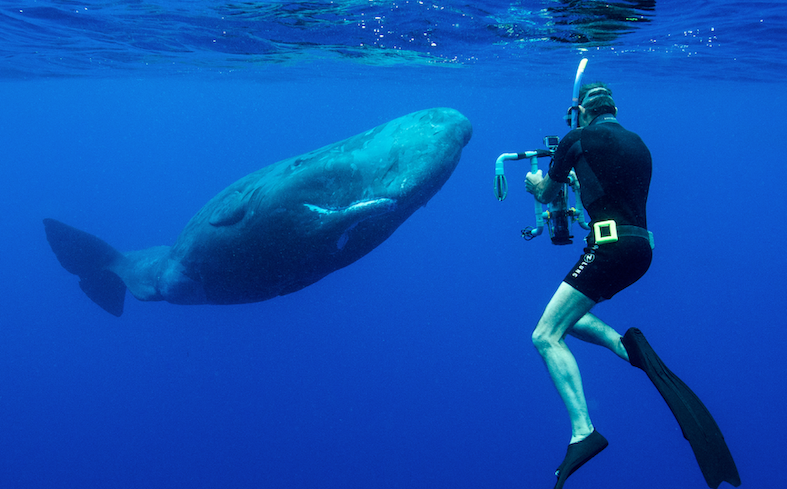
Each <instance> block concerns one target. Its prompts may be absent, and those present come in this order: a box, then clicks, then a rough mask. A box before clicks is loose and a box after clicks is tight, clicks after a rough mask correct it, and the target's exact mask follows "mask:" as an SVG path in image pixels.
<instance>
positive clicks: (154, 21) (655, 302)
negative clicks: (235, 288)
mask: <svg viewBox="0 0 787 489" xmlns="http://www.w3.org/2000/svg"><path fill="white" fill-rule="evenodd" d="M684 3H685V5H686V6H682V7H677V6H674V5H672V2H670V3H667V2H658V4H656V2H619V3H618V4H616V5H618V8H616V9H612V8H611V7H604V5H606V4H603V3H599V2H587V1H586V2H570V3H569V2H554V1H543V2H536V1H531V2H513V3H510V4H509V3H498V2H491V1H483V2H474V4H473V6H472V7H470V6H467V5H465V4H464V3H461V2H454V1H452V2H441V3H431V2H417V1H416V2H413V1H409V2H378V1H343V2H309V3H304V2H289V3H285V2H257V3H237V4H224V5H221V6H216V5H215V4H214V3H212V2H197V1H191V2H185V1H182V2H162V3H161V4H154V3H140V2H130V1H129V2H114V3H106V4H104V3H103V2H97V1H95V2H82V3H78V2H72V1H68V2H66V1H48V2H41V1H39V2H28V4H27V5H22V6H19V5H16V4H13V5H9V4H8V3H6V2H2V3H0V29H1V30H0V32H2V35H1V36H2V39H3V42H2V46H1V47H0V53H1V54H2V56H0V76H2V80H1V81H0V90H1V93H2V95H3V96H2V100H3V103H2V117H0V142H2V148H3V152H2V155H3V156H2V164H0V206H1V207H0V208H2V210H3V212H2V214H0V226H1V228H2V231H0V246H2V253H0V267H2V270H3V277H4V281H3V284H2V286H0V287H2V288H1V289H0V291H1V292H2V293H0V311H2V315H0V324H1V325H2V328H1V329H0V434H1V435H0V486H2V487H14V488H38V487H41V488H53V487H65V488H72V487H73V488H76V487H79V488H84V487H97V488H110V487H120V488H140V487H151V488H154V487H155V488H160V487H161V488H163V487H166V488H171V487H189V488H214V487H244V488H259V487H264V488H296V487H297V488H378V487H379V488H388V487H390V488H404V487H407V488H434V487H452V488H507V487H527V488H530V487H532V488H548V487H552V485H553V484H554V475H553V471H554V469H555V468H556V467H557V465H558V464H559V463H560V461H561V460H562V457H563V455H564V453H565V445H566V443H567V442H568V439H569V426H568V417H567V415H566V412H565V408H564V407H563V404H562V402H561V401H560V399H559V398H558V396H557V394H556V392H555V389H554V387H553V386H552V385H551V382H550V380H549V378H548V376H547V374H546V371H545V369H544V367H543V365H542V363H541V360H540V357H539V356H538V354H537V353H536V352H535V350H534V349H533V348H532V346H531V345H530V340H529V338H530V332H531V330H532V328H533V327H534V325H535V323H536V321H537V320H538V317H539V316H540V313H541V312H542V311H543V308H544V306H545V305H546V303H547V301H548V299H549V297H550V296H551V294H552V292H553V291H554V289H555V288H556V287H557V286H558V284H559V282H560V280H561V278H562V277H563V275H564V274H565V272H566V270H567V267H569V266H571V264H573V262H574V260H575V259H576V257H577V256H578V254H579V253H580V252H581V245H580V244H579V243H576V244H574V245H573V246H569V247H556V246H553V245H551V244H550V243H549V241H548V240H547V239H546V238H543V237H542V238H538V239H536V240H534V241H531V242H524V241H523V240H522V239H521V237H520V235H519V230H520V229H522V228H524V227H525V226H527V225H531V224H532V223H533V217H532V198H531V197H530V196H529V195H528V194H526V193H525V191H524V185H523V184H522V183H521V181H522V178H523V176H524V174H525V171H526V170H525V168H524V166H523V165H516V164H511V165H509V167H507V173H508V174H509V179H510V183H511V191H510V195H509V197H508V199H507V200H506V201H504V202H502V203H500V202H498V201H497V200H496V199H495V198H494V196H493V193H492V182H493V178H492V177H493V165H494V161H495V158H496V157H497V156H498V155H499V154H500V153H503V152H511V151H523V150H527V149H535V148H538V147H540V146H541V138H542V137H543V136H544V135H547V134H559V135H563V134H564V133H565V132H566V127H565V125H564V124H563V122H562V115H563V114H564V113H565V108H566V107H567V106H568V104H569V99H570V89H571V83H572V82H573V76H574V72H575V70H576V66H577V62H578V61H579V59H580V58H581V57H582V56H586V57H588V58H589V64H588V69H587V76H588V78H589V79H602V80H606V81H607V82H609V83H610V84H611V86H612V88H613V90H614V94H615V100H616V102H617V104H618V106H619V108H620V114H619V119H620V121H621V122H622V123H623V124H624V126H626V127H627V128H629V129H631V130H633V131H636V132H637V133H639V134H640V135H641V136H642V138H643V139H644V140H645V142H646V143H647V144H648V145H649V147H650V149H651V152H652V154H653V158H654V176H653V182H652V186H651V193H650V199H649V203H648V218H649V219H648V220H649V225H650V227H651V229H652V230H653V231H654V233H655V234H656V242H657V247H656V250H655V257H654V262H653V265H652V267H651V269H650V271H649V272H648V274H647V275H646V276H645V277H644V278H643V279H642V280H640V281H639V282H638V283H637V284H635V285H634V286H632V287H631V288H629V289H627V290H626V291H624V292H622V293H620V294H619V295H618V296H616V297H615V298H614V299H613V300H612V301H609V302H607V303H603V304H601V305H599V306H598V307H597V309H596V312H597V314H598V315H599V316H600V317H601V318H603V319H605V320H606V321H608V322H609V323H610V324H611V325H613V326H614V327H616V328H617V329H618V330H619V331H621V332H623V331H625V330H626V329H627V328H629V327H631V326H636V327H639V328H641V329H642V330H643V331H644V332H645V333H646V335H647V336H648V338H649V340H650V342H651V343H652V344H653V345H654V347H656V349H657V351H659V353H660V354H661V356H662V358H663V359H664V360H665V362H666V363H667V364H668V365H669V366H670V368H671V369H672V370H674V371H675V372H676V373H677V374H678V375H680V376H681V377H682V378H683V380H685V381H686V382H687V383H688V384H689V385H690V386H691V387H692V388H693V389H694V390H695V392H696V393H697V394H698V395H699V396H700V397H701V398H702V399H703V401H704V402H705V404H706V405H707V407H708V408H709V409H710V411H711V412H712V413H713V414H714V416H715V418H716V420H717V422H718V424H719V426H720V427H721V428H722V430H723V432H724V435H725V437H726V440H727V443H728V445H729V447H730V449H731V450H732V453H733V455H734V457H735V460H736V462H737V465H738V468H739V470H740V473H741V478H742V480H743V483H744V486H742V487H751V488H764V487H780V486H781V485H782V484H783V483H782V481H781V477H780V469H781V467H782V466H783V463H784V462H783V461H784V460H785V459H786V458H787V450H785V448H784V444H783V443H782V442H781V434H782V433H783V432H784V429H785V422H784V415H783V409H782V406H783V405H784V402H785V395H786V394H787V383H785V380H784V372H785V369H784V366H783V362H782V355H783V352H784V351H785V348H786V347H787V341H786V340H785V335H784V328H785V326H787V322H786V321H785V319H784V315H783V311H784V309H785V304H787V294H785V287H784V281H783V279H782V277H781V276H782V274H783V273H784V270H785V266H787V261H785V259H784V255H783V254H782V253H780V251H781V248H782V244H783V243H784V241H785V238H787V232H785V228H784V209H785V207H787V198H785V192H784V189H783V184H784V182H785V181H787V168H786V167H785V165H784V155H783V152H782V151H781V150H779V149H778V145H779V144H781V143H780V142H779V141H782V139H783V132H784V131H783V130H784V119H785V116H784V107H785V106H787V95H785V90H784V83H783V77H784V75H785V74H787V65H786V64H785V61H784V57H783V45H784V42H785V41H786V40H787V31H785V29H784V25H785V22H786V21H787V6H785V4H784V3H783V2H770V3H768V2H732V1H726V2H684ZM689 4H691V5H689ZM433 44H434V45H433ZM434 106H449V107H454V108H456V109H458V110H460V111H461V112H463V113H464V114H465V115H466V116H467V117H468V118H469V119H470V120H471V122H472V123H473V126H474V135H473V139H472V140H471V142H470V144H469V145H468V146H467V147H466V148H465V150H464V153H463V156H462V161H461V162H460V164H459V166H458V168H457V170H456V172H455V173H454V175H453V176H452V177H451V179H450V180H449V181H448V183H447V184H446V185H445V187H444V188H443V189H442V190H441V191H440V192H439V193H438V194H437V195H436V196H435V198H433V199H432V201H430V202H429V204H428V205H427V206H426V207H425V208H423V209H421V210H419V211H417V212H416V213H415V214H414V215H413V216H412V217H411V218H410V219H409V220H408V221H407V222H406V223H405V224H404V225H403V226H402V227H401V228H400V229H399V230H398V231H397V232H396V233H395V234H394V235H393V236H392V237H391V238H390V239H388V240H387V241H386V242H385V243H384V244H383V245H381V246H380V247H378V248H377V249H375V250H374V251H373V252H372V253H370V254H369V255H367V256H366V257H364V258H362V259H361V260H360V261H358V262H357V263H355V264H353V265H351V266H349V267H347V268H345V269H342V270H340V271H338V272H335V273H334V274H332V275H330V276H328V277H327V278H325V279H324V280H322V281H320V282H318V283H316V284H314V285H312V286H310V287H308V288H306V289H304V290H302V291H300V292H297V293H295V294H291V295H288V296H284V297H280V298H276V299H273V300H270V301H267V302H262V303H258V304H251V305H242V306H176V305H171V304H166V303H142V302H138V301H136V300H135V299H133V298H132V297H130V296H129V297H128V298H127V300H126V310H125V313H124V315H123V316H122V317H121V318H115V317H113V316H111V315H109V314H107V313H106V312H104V311H103V310H101V309H100V308H98V307H97V306H96V305H94V304H93V303H92V302H90V300H89V299H87V297H86V296H85V295H84V294H83V293H82V292H81V291H80V290H79V287H78V286H77V280H78V279H77V277H75V276H73V275H70V274H68V273H67V272H66V271H65V270H63V269H62V267H61V266H60V265H59V264H58V262H57V260H56V258H55V256H54V254H53V253H52V252H51V250H50V248H49V246H48V244H47V242H46V239H45V236H44V232H43V226H42V224H41V219H42V218H45V217H52V218H56V219H59V220H62V221H64V222H66V223H68V224H71V225H73V226H75V227H78V228H80V229H84V230H86V231H88V232H91V233H94V234H96V235H98V236H100V237H102V238H103V239H105V240H106V241H108V242H109V243H111V244H113V245H114V246H116V247H117V248H118V249H121V250H132V249H140V248H145V247H149V246H153V245H160V244H171V243H173V242H174V240H175V239H176V237H177V235H178V233H179V232H180V230H181V229H182V228H183V226H184V225H185V223H186V222H187V221H188V220H189V219H190V218H191V216H192V215H193V214H194V213H195V212H196V211H197V210H198V209H199V208H200V207H201V206H202V205H203V204H204V203H206V202H207V201H208V200H209V199H210V198H211V197H212V196H214V195H215V194H216V193H217V192H219V191H220V190H221V189H223V188H224V187H225V186H226V185H228V184H230V183H232V182H233V181H235V180H236V179H238V178H240V177H242V176H244V175H246V174H248V173H250V172H251V171H254V170H256V169H258V168H260V167H262V166H264V165H267V164H269V163H272V162H275V161H278V160H280V159H283V158H286V157H290V156H294V155H298V154H301V153H304V152H307V151H309V150H312V149H316V148H318V147H320V146H322V145H325V144H329V143H332V142H335V141H338V140H340V139H343V138H346V137H348V136H351V135H354V134H357V133H359V132H361V131H364V130H366V129H369V128H371V127H374V126H376V125H378V124H380V123H383V122H386V121H388V120H390V119H393V118H395V117H398V116H400V115H403V114H405V113H408V112H411V111H415V110H419V109H424V108H428V107H434ZM569 341H570V346H571V347H572V350H573V351H574V353H575V355H576V356H577V358H578V361H579V364H580V368H581V369H582V373H583V380H584V384H585V388H586V393H587V396H588V400H589V405H590V409H591V415H592V416H593V420H594V422H595V424H596V426H597V427H598V428H599V430H600V431H601V432H602V433H604V435H605V436H606V437H607V438H608V439H609V441H610V446H609V448H608V449H607V450H605V451H604V452H603V453H602V454H601V455H599V456H598V457H596V458H595V459H594V460H593V461H592V462H591V463H589V464H587V465H586V466H584V467H583V468H582V469H580V470H579V471H578V472H577V473H575V474H574V475H573V476H572V477H571V479H569V482H568V483H567V485H566V487H567V488H593V487H604V488H607V489H614V488H627V489H628V488H632V487H637V488H659V489H665V488H669V489H672V488H674V489H684V488H692V487H696V488H701V487H706V485H705V482H704V480H703V478H702V474H701V472H700V471H699V469H698V468H697V465H696V462H695V461H694V458H693V455H692V452H691V449H690V447H689V445H688V443H687V442H686V441H685V440H684V439H683V438H682V436H681V433H680V430H679V428H678V426H677V423H676V422H675V421H674V418H673V417H672V415H671V413H670V412H669V410H668V409H667V407H666V405H665V404H664V403H663V401H662V400H661V398H660V397H659V396H658V394H657V393H656V391H655V389H654V388H653V387H652V385H651V384H650V382H649V381H648V380H647V378H646V377H645V376H644V374H643V373H642V372H641V371H639V370H636V369H634V368H631V367H630V366H627V365H626V364H624V363H623V362H621V361H619V360H617V359H616V358H613V356H612V355H611V354H609V352H607V351H602V350H601V349H600V348H597V347H593V346H590V345H586V344H584V343H581V342H578V341H571V340H569ZM725 486H726V487H729V486H727V485H726V484H725V485H724V486H722V487H725Z"/></svg>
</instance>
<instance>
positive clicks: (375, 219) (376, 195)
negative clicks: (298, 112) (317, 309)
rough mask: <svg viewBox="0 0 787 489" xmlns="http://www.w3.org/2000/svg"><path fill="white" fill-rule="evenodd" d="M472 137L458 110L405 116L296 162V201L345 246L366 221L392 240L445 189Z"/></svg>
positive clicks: (305, 156) (370, 232) (307, 213)
mask: <svg viewBox="0 0 787 489" xmlns="http://www.w3.org/2000/svg"><path fill="white" fill-rule="evenodd" d="M472 132H473V129H472V126H471V124H470V121H469V120H468V119H467V118H466V117H465V116H463V115H462V114H461V113H459V112H458V111H457V110H454V109H449V108H435V109H428V110H422V111H419V112H415V113H412V114H408V115H406V116H404V117H400V118H398V119H395V120H393V121H391V122H388V123H386V124H383V125H381V126H378V127H376V128H374V129H372V130H369V131H367V132H365V133H362V134H359V135H357V136H354V137H352V138H349V139H347V140H344V141H341V142H339V143H336V144H332V145H330V146H326V147H324V148H321V149H319V150H316V151H313V152H312V153H308V154H306V155H303V156H301V157H299V158H295V159H293V160H292V161H290V162H289V165H288V166H289V169H290V170H292V171H293V174H292V175H291V178H293V182H294V184H296V185H297V190H296V191H295V192H294V193H295V194H297V197H296V199H297V200H299V201H300V202H301V204H302V206H303V210H305V211H306V212H305V216H304V217H306V218H307V219H309V218H311V219H314V220H316V221H321V222H322V224H323V225H325V226H336V229H337V230H338V231H341V235H340V238H339V241H338V243H339V245H342V244H343V243H345V244H346V241H347V239H348V234H347V231H350V230H353V229H355V227H356V226H359V225H363V224H366V225H368V226H367V227H371V228H376V231H369V232H368V233H366V232H365V233H364V234H370V235H378V236H384V237H383V238H382V239H385V237H388V236H389V235H390V234H391V233H392V232H393V231H394V230H395V229H396V227H398V226H399V225H400V224H401V223H402V222H404V221H405V220H406V219H407V218H408V217H409V216H410V215H411V214H412V213H413V212H415V210H417V209H418V208H419V207H422V206H423V205H425V204H426V203H427V202H428V201H429V199H431V198H432V197H433V196H434V195H435V194H436V193H437V191H438V190H440V188H442V186H443V184H445V182H446V181H447V180H448V178H449V177H450V176H451V174H452V173H453V171H454V169H455V168H456V166H457V164H458V163H459V159H460V157H461V155H462V148H464V147H465V145H466V144H467V143H468V142H469V141H470V137H471V136H472ZM300 167H302V168H303V170H302V171H298V168H300ZM295 182H297V183H295Z"/></svg>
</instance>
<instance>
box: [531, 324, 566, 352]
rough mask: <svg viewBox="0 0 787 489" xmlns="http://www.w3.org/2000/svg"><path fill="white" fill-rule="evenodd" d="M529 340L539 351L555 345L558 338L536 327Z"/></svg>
mask: <svg viewBox="0 0 787 489" xmlns="http://www.w3.org/2000/svg"><path fill="white" fill-rule="evenodd" d="M530 341H532V342H533V346H534V347H535V348H536V350H538V351H539V352H542V351H545V350H548V349H549V348H552V347H554V346H556V345H557V343H558V342H559V341H560V338H555V337H554V335H551V334H549V333H548V332H547V331H545V330H544V329H542V328H538V327H537V328H536V329H535V330H533V334H532V335H531V336H530Z"/></svg>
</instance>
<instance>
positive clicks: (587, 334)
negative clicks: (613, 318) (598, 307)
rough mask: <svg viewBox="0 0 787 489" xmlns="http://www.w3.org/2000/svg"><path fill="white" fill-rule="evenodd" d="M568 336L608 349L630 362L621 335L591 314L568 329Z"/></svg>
mask: <svg viewBox="0 0 787 489" xmlns="http://www.w3.org/2000/svg"><path fill="white" fill-rule="evenodd" d="M568 334H570V335H571V336H573V337H574V338H577V339H580V340H582V341H587V342H588V343H593V344H594V345H599V346H603V347H605V348H608V349H610V350H612V352H613V353H614V354H615V355H617V356H619V357H620V358H622V359H623V360H625V361H627V362H628V361H629V355H628V353H627V352H626V348H625V347H624V346H623V342H622V341H621V335H619V334H618V332H617V331H615V330H614V329H612V328H611V327H610V326H609V325H608V324H607V323H605V322H604V321H602V320H601V319H599V318H597V317H596V316H594V315H593V314H591V313H587V314H585V315H584V316H582V317H581V318H580V319H579V321H577V322H576V324H574V326H572V327H570V328H569V329H568Z"/></svg>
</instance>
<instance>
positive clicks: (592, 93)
mask: <svg viewBox="0 0 787 489" xmlns="http://www.w3.org/2000/svg"><path fill="white" fill-rule="evenodd" d="M617 113H618V108H617V107H616V106H615V101H614V100H613V99H612V90H610V89H609V88H607V86H606V85H605V84H604V83H601V82H595V83H588V84H586V85H582V87H581V88H580V89H579V117H578V120H577V127H584V126H587V125H588V124H590V123H591V122H593V119H595V118H596V117H598V116H600V115H601V114H612V115H616V114H617Z"/></svg>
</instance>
